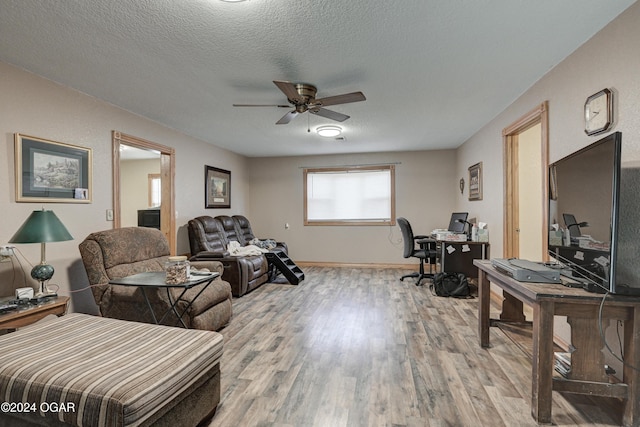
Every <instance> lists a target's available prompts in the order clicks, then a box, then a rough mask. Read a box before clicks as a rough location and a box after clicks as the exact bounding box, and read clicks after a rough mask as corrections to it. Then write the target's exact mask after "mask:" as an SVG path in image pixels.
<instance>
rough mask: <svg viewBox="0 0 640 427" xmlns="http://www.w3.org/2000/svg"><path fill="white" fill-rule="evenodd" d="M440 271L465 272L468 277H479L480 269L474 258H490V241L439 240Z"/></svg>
mask: <svg viewBox="0 0 640 427" xmlns="http://www.w3.org/2000/svg"><path fill="white" fill-rule="evenodd" d="M438 245H439V246H440V271H443V272H446V273H464V274H465V275H466V276H467V277H468V278H472V279H477V278H478V269H477V268H476V267H474V265H473V260H475V259H488V258H489V242H469V241H467V242H453V241H448V240H439V241H438Z"/></svg>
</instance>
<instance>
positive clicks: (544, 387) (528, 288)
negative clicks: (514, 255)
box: [473, 260, 640, 426]
mask: <svg viewBox="0 0 640 427" xmlns="http://www.w3.org/2000/svg"><path fill="white" fill-rule="evenodd" d="M473 263H474V265H476V266H477V267H478V298H479V304H478V335H479V341H480V345H481V346H482V347H489V327H490V326H491V325H492V322H495V321H492V320H491V319H490V318H489V310H490V282H491V283H493V284H494V285H496V286H499V287H500V288H502V290H503V291H504V300H503V303H502V314H501V315H500V320H499V321H516V322H521V321H523V320H524V315H523V313H522V304H523V303H525V304H527V305H531V306H532V307H533V361H532V391H531V415H532V416H533V418H534V419H535V420H536V421H537V422H539V423H550V422H551V403H552V390H556V391H562V392H569V393H580V394H589V395H597V396H609V397H617V398H620V399H623V400H624V402H625V404H624V412H623V415H622V421H623V425H624V426H640V402H639V401H638V399H639V398H640V373H639V372H638V371H637V370H635V369H634V368H632V367H630V366H628V365H631V366H634V367H640V348H639V347H640V298H638V297H621V296H615V295H609V296H607V299H606V301H605V304H604V308H603V313H602V318H603V327H604V328H606V327H607V326H608V324H609V319H619V320H623V321H624V344H623V348H624V355H625V362H626V364H625V366H624V368H623V375H622V383H618V384H613V383H610V382H609V378H608V376H607V375H606V373H605V372H604V364H605V360H604V354H603V352H602V349H603V348H604V345H603V344H602V341H601V339H600V335H599V333H598V330H599V329H598V311H599V306H600V303H601V301H602V297H603V295H599V294H593V293H589V292H586V291H584V290H582V289H579V288H568V287H565V286H562V285H559V284H546V283H545V284H540V283H525V282H518V281H516V280H514V279H512V278H510V277H509V276H507V275H504V274H502V273H500V272H498V271H497V270H495V269H494V268H493V267H492V266H491V262H490V261H488V260H475V261H474V262H473ZM555 315H558V316H567V321H568V322H569V324H570V325H571V344H572V345H573V346H574V347H575V348H576V350H575V351H574V352H573V353H572V355H571V372H570V373H569V375H568V378H561V377H554V376H553V372H554V354H553V317H554V316H555Z"/></svg>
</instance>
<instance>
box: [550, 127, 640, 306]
mask: <svg viewBox="0 0 640 427" xmlns="http://www.w3.org/2000/svg"><path fill="white" fill-rule="evenodd" d="M622 164H623V162H622V134H621V133H620V132H616V133H613V134H611V135H608V136H606V137H604V138H602V139H601V140H599V141H597V142H595V143H593V144H591V145H589V146H587V147H585V148H583V149H582V150H579V151H577V152H575V153H573V154H571V155H569V156H567V157H565V158H563V159H561V160H559V161H557V162H555V163H553V164H551V165H550V167H549V184H550V189H549V190H550V191H549V224H550V226H551V228H550V230H549V241H548V246H549V255H550V256H551V257H553V258H555V259H556V260H557V261H559V262H560V263H561V264H563V265H564V266H565V267H567V269H566V270H565V275H570V276H571V277H573V278H575V279H577V280H579V281H581V282H583V283H584V284H585V287H587V288H588V289H591V290H596V291H602V292H604V291H610V292H612V293H621V294H627V293H628V294H635V293H636V291H640V274H638V269H637V268H636V267H635V265H636V264H637V261H635V262H633V263H631V264H629V263H628V262H627V261H624V260H625V258H626V256H627V255H626V254H627V253H628V252H629V250H630V249H631V247H629V245H631V246H632V248H633V249H632V250H633V252H634V253H636V254H637V249H638V242H639V240H638V237H637V234H638V231H633V232H632V234H633V235H634V236H636V237H634V238H633V240H631V239H629V237H630V236H629V235H628V234H629V231H628V229H629V228H630V227H637V224H636V223H637V222H638V220H637V219H636V217H637V216H638V212H639V211H638V210H637V208H638V200H639V198H638V196H637V195H636V194H635V193H636V192H637V190H636V191H630V190H631V188H632V187H630V184H631V182H632V181H633V180H630V177H632V176H633V174H634V173H630V170H627V169H628V168H623V167H622ZM636 170H638V169H637V168H636ZM635 180H636V181H638V179H637V178H636V179H635ZM636 188H637V187H636ZM633 209H635V211H634V214H633V215H632V214H631V211H632V210H633ZM623 212H624V213H623ZM627 212H628V213H627ZM631 217H633V218H631ZM621 219H623V220H622V221H621ZM631 224H633V225H631ZM623 229H624V230H627V231H626V232H624V233H623V232H621V231H622V230H623ZM622 252H625V254H624V255H621V254H622ZM630 270H634V271H630ZM567 273H569V274H567ZM634 287H635V288H636V289H633V288H634Z"/></svg>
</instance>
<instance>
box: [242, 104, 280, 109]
mask: <svg viewBox="0 0 640 427" xmlns="http://www.w3.org/2000/svg"><path fill="white" fill-rule="evenodd" d="M233 106H234V107H278V108H291V105H276V104H233Z"/></svg>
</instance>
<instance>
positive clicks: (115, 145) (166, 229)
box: [112, 131, 176, 254]
mask: <svg viewBox="0 0 640 427" xmlns="http://www.w3.org/2000/svg"><path fill="white" fill-rule="evenodd" d="M125 147H131V148H133V149H135V150H142V151H144V152H152V153H155V154H154V157H156V158H158V159H159V174H146V175H145V178H144V180H145V181H144V182H143V185H149V186H153V185H154V184H155V183H152V182H151V179H152V178H153V179H157V178H159V184H160V186H159V190H160V191H159V194H158V195H157V198H158V199H159V209H160V230H161V231H162V233H163V234H164V235H165V237H166V238H167V241H168V242H169V249H170V251H171V254H175V253H176V238H175V235H176V233H175V217H174V215H173V212H175V197H174V182H173V179H174V176H175V172H174V171H175V150H174V149H173V148H171V147H167V146H164V145H160V144H156V143H155V142H152V141H146V140H144V139H141V138H137V137H134V136H131V135H127V134H124V133H121V132H117V131H113V135H112V149H113V227H114V228H120V227H124V226H130V225H133V224H131V221H132V220H131V219H129V218H125V217H124V215H123V214H124V212H123V186H122V184H123V182H122V179H121V175H122V171H123V169H125V168H123V163H122V162H123V159H121V153H122V150H123V149H126V148H125ZM148 175H154V176H153V177H149V176H148ZM150 202H151V203H153V200H151V201H150ZM125 205H126V202H125ZM129 214H130V212H128V213H127V215H129Z"/></svg>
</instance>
